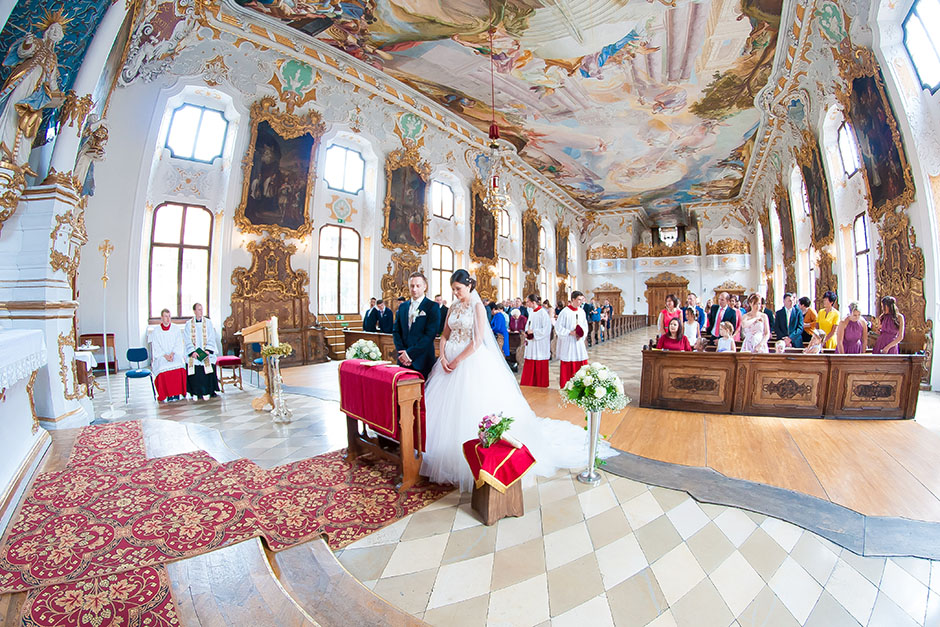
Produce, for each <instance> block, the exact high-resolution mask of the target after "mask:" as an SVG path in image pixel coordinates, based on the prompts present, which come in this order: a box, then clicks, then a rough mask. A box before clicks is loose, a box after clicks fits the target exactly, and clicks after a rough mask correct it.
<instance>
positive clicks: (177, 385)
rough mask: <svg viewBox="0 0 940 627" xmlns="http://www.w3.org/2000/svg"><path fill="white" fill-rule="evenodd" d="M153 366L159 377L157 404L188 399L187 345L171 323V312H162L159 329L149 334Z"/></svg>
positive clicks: (166, 310)
mask: <svg viewBox="0 0 940 627" xmlns="http://www.w3.org/2000/svg"><path fill="white" fill-rule="evenodd" d="M150 348H151V350H152V351H153V355H151V358H150V366H151V367H152V368H153V372H154V373H155V374H156V375H157V379H156V386H157V400H158V401H160V402H163V401H178V400H180V399H181V398H185V397H186V361H185V357H186V352H185V351H186V344H185V343H184V342H183V331H182V329H180V328H179V327H178V326H176V325H175V324H173V323H172V322H171V321H170V310H169V309H164V310H163V311H161V312H160V325H159V326H158V327H157V328H155V329H153V330H152V331H151V333H150Z"/></svg>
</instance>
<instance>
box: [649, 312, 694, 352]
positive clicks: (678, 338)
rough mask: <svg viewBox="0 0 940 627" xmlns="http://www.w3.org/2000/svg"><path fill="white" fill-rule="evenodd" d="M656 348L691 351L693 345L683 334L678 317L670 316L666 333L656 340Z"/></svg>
mask: <svg viewBox="0 0 940 627" xmlns="http://www.w3.org/2000/svg"><path fill="white" fill-rule="evenodd" d="M656 348H658V349H660V350H665V351H691V350H692V345H691V344H690V343H689V338H687V337H686V336H685V335H683V334H682V327H681V326H680V325H679V319H678V318H670V319H669V326H668V327H667V328H666V333H665V334H663V335H660V336H659V340H657V341H656Z"/></svg>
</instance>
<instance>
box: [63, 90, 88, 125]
mask: <svg viewBox="0 0 940 627" xmlns="http://www.w3.org/2000/svg"><path fill="white" fill-rule="evenodd" d="M93 106H95V101H94V100H92V97H91V94H85V95H84V96H79V95H78V94H76V93H75V90H74V89H70V90H69V92H68V93H67V94H65V100H64V101H62V106H61V107H60V108H59V116H60V117H59V119H60V120H61V121H62V122H64V123H68V125H69V126H75V125H78V127H79V128H81V127H82V125H84V124H85V118H87V117H88V114H89V113H91V109H92V107H93Z"/></svg>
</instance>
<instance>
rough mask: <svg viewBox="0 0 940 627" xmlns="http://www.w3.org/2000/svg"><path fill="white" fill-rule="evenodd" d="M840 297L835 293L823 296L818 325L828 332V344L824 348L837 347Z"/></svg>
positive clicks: (817, 318) (831, 292)
mask: <svg viewBox="0 0 940 627" xmlns="http://www.w3.org/2000/svg"><path fill="white" fill-rule="evenodd" d="M837 299H838V297H837V296H836V293H835V292H833V291H831V290H830V291H828V292H826V293H825V294H823V297H822V302H823V310H822V311H820V312H819V313H818V314H817V316H816V324H818V325H819V328H820V329H822V330H823V331H825V332H826V343H825V346H823V348H835V347H836V330H837V329H838V328H839V310H838V309H836V302H837Z"/></svg>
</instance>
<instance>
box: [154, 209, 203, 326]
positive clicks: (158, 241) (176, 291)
mask: <svg viewBox="0 0 940 627" xmlns="http://www.w3.org/2000/svg"><path fill="white" fill-rule="evenodd" d="M212 218H213V216H212V212H210V211H209V210H208V209H206V208H205V207H198V206H195V205H181V204H175V203H165V204H162V205H160V206H159V207H157V208H156V209H154V212H153V228H152V229H151V231H150V277H149V281H150V285H149V286H148V287H149V290H148V291H149V295H150V296H149V298H150V303H149V309H150V319H151V321H154V320H157V319H159V318H160V310H161V309H163V308H164V307H166V308H167V309H169V310H170V313H171V314H172V316H173V317H174V318H183V317H186V316H188V315H190V313H189V312H191V311H192V306H193V304H195V303H202V304H203V306H204V309H205V314H206V315H207V316H208V315H210V311H211V308H210V306H209V305H210V303H209V263H210V259H211V256H212V222H213V219H212Z"/></svg>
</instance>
